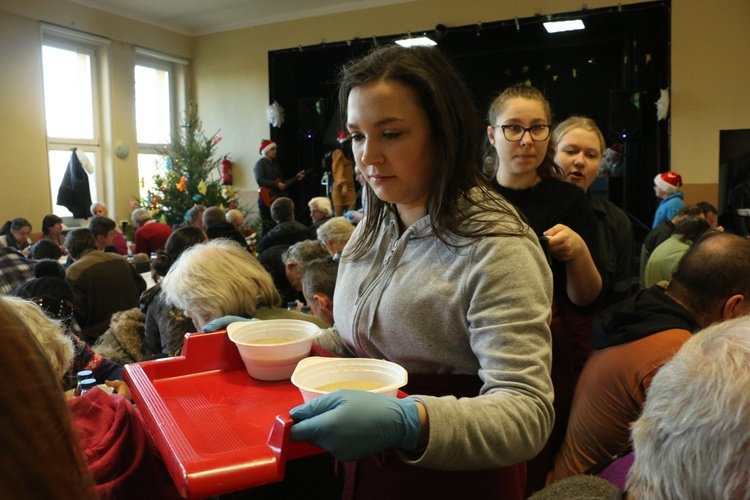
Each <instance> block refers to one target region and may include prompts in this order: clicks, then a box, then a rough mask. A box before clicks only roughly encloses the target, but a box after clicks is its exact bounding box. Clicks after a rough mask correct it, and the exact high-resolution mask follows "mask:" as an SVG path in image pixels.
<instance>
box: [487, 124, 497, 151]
mask: <svg viewBox="0 0 750 500" xmlns="http://www.w3.org/2000/svg"><path fill="white" fill-rule="evenodd" d="M487 137H488V138H489V140H490V144H492V145H493V146H494V145H495V127H493V126H492V125H487Z"/></svg>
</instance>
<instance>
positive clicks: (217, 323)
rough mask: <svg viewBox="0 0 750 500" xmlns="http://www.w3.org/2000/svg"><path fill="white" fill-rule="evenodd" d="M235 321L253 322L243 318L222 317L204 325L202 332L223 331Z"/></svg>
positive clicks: (250, 319) (251, 319)
mask: <svg viewBox="0 0 750 500" xmlns="http://www.w3.org/2000/svg"><path fill="white" fill-rule="evenodd" d="M237 321H255V319H254V318H243V317H241V316H222V317H221V318H216V319H214V320H211V321H209V322H208V323H206V324H205V325H203V331H204V332H207V333H210V332H215V331H217V330H223V329H224V328H226V327H227V326H228V325H230V324H232V323H235V322H237Z"/></svg>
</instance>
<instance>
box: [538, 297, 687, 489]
mask: <svg viewBox="0 0 750 500" xmlns="http://www.w3.org/2000/svg"><path fill="white" fill-rule="evenodd" d="M699 328H700V325H699V324H698V322H697V321H696V320H695V318H694V317H693V316H692V314H690V312H688V311H687V309H685V308H684V307H682V306H681V305H680V304H678V303H677V302H676V301H675V300H673V299H672V298H670V297H669V296H668V295H667V294H666V293H665V292H664V289H663V288H661V287H659V286H653V287H651V288H647V289H646V290H642V291H640V292H638V293H637V294H636V295H634V296H633V297H631V298H629V299H627V300H625V301H623V302H621V303H619V304H615V305H614V306H612V307H610V308H608V309H606V310H605V311H604V312H603V313H602V315H601V316H600V317H599V318H598V319H597V320H596V321H595V322H594V328H593V335H592V340H593V345H594V351H593V352H592V353H591V356H590V357H589V359H588V361H587V362H586V365H585V366H584V368H583V372H582V373H581V377H580V378H579V379H578V385H577V386H576V392H575V397H574V398H573V406H572V409H571V412H570V419H569V421H568V428H567V432H566V434H565V440H564V441H563V444H562V446H561V447H560V452H559V453H558V454H557V456H556V457H555V464H554V470H553V473H552V477H553V480H554V481H559V480H561V479H564V478H566V477H568V476H573V475H576V474H583V473H585V472H586V471H587V470H589V469H590V468H592V467H594V466H597V465H598V464H601V463H603V462H606V461H607V460H609V459H610V457H612V456H613V455H614V454H616V453H619V452H620V451H622V450H623V449H625V448H626V447H627V446H628V445H629V437H630V424H631V423H632V422H633V421H635V420H636V419H637V418H638V415H639V414H640V412H641V408H642V407H643V403H644V401H645V399H646V391H647V390H648V387H649V386H650V385H651V380H652V379H653V377H654V375H656V373H657V372H658V371H659V368H661V366H662V365H664V363H666V362H667V361H669V359H671V358H672V356H674V354H675V353H676V352H677V351H678V350H679V348H680V346H682V344H683V343H684V342H685V341H686V340H687V339H689V338H690V336H691V335H692V334H693V333H695V332H696V331H698V329H699Z"/></svg>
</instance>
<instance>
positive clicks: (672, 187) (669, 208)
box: [651, 172, 685, 229]
mask: <svg viewBox="0 0 750 500" xmlns="http://www.w3.org/2000/svg"><path fill="white" fill-rule="evenodd" d="M654 192H655V193H656V197H657V198H661V202H660V203H659V206H658V207H657V208H656V214H654V223H653V224H652V225H651V229H654V228H656V226H658V225H659V224H661V223H662V222H663V221H665V220H672V219H673V218H674V216H675V215H677V212H679V211H680V210H682V208H683V207H684V206H685V202H684V201H683V199H684V197H685V194H684V193H683V192H682V177H680V174H677V173H675V172H664V173H661V174H658V175H657V176H656V177H654Z"/></svg>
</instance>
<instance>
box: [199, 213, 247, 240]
mask: <svg viewBox="0 0 750 500" xmlns="http://www.w3.org/2000/svg"><path fill="white" fill-rule="evenodd" d="M203 226H204V227H205V228H206V236H208V239H209V240H213V239H216V238H225V239H229V240H232V241H235V242H237V244H238V245H239V246H241V247H242V248H244V249H245V250H248V251H249V248H248V246H247V241H245V238H244V237H243V236H242V234H241V233H240V232H239V231H237V230H236V229H235V228H234V226H233V225H232V224H230V223H229V222H227V220H226V215H225V214H224V210H223V209H221V208H219V207H208V208H207V209H206V210H205V211H204V212H203Z"/></svg>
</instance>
